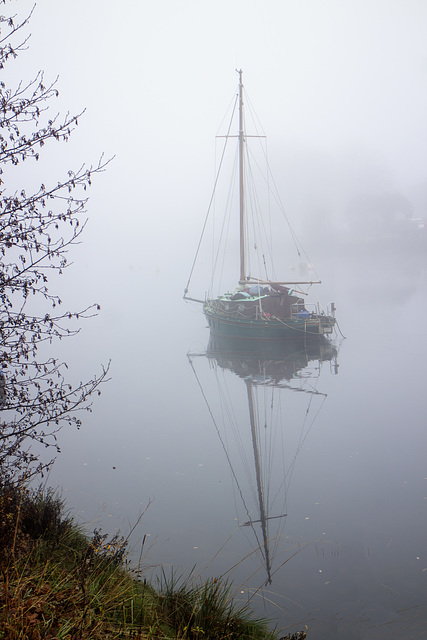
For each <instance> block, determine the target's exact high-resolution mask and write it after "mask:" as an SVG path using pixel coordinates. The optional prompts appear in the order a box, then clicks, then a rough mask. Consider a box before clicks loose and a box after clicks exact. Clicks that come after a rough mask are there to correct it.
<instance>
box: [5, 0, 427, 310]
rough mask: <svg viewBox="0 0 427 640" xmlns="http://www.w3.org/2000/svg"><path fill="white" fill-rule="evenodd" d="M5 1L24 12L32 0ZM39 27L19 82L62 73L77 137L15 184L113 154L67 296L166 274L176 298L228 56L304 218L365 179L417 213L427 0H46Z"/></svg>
mask: <svg viewBox="0 0 427 640" xmlns="http://www.w3.org/2000/svg"><path fill="white" fill-rule="evenodd" d="M6 7H7V8H8V9H12V10H14V11H16V12H17V13H18V14H19V15H20V16H25V15H26V13H27V12H29V11H30V10H31V7H32V2H30V1H27V0H19V1H17V2H11V3H10V6H8V5H6ZM4 12H6V8H5V9H4ZM29 30H30V31H31V34H32V35H31V39H30V41H29V50H28V51H27V52H24V53H22V54H21V55H20V56H19V59H18V60H17V61H15V62H11V63H10V64H9V65H8V68H7V71H6V76H7V77H8V78H9V80H10V82H11V83H13V82H16V81H18V80H19V79H20V78H21V77H22V78H27V79H29V78H31V77H33V76H34V75H35V73H36V72H37V71H38V70H39V69H44V71H45V74H46V81H47V80H48V79H54V78H55V77H56V76H57V75H59V76H60V77H59V82H58V88H59V89H60V97H59V99H58V100H57V101H56V104H52V105H51V110H52V112H51V114H53V113H54V112H55V109H58V111H62V112H66V111H67V110H69V111H70V112H71V113H76V112H79V111H80V110H81V109H83V108H86V113H85V115H84V116H83V117H82V118H81V121H80V124H79V127H78V129H77V130H76V131H75V133H74V134H73V136H72V139H71V141H70V142H69V143H68V144H66V145H56V144H54V145H49V147H46V148H45V149H44V158H43V162H42V161H40V163H38V165H37V166H35V164H34V163H33V164H32V165H31V166H30V165H29V164H26V165H25V166H23V167H22V168H21V171H22V172H23V174H24V175H23V181H30V182H31V181H32V182H38V180H39V179H41V180H42V181H43V182H47V175H48V173H49V175H51V176H52V179H53V180H54V181H56V180H58V179H60V178H61V177H62V175H63V174H64V173H65V172H66V171H67V170H68V169H69V168H73V169H77V168H78V167H79V166H80V164H81V163H83V162H86V163H89V164H90V163H92V162H93V163H96V162H97V160H98V158H99V156H100V155H101V153H105V155H106V157H110V156H113V155H115V159H114V161H113V162H112V164H111V165H110V167H109V169H108V171H107V172H106V173H105V174H104V175H102V176H99V177H98V178H97V179H96V180H95V181H94V186H93V187H92V189H91V194H90V202H89V207H88V211H89V215H90V224H89V226H88V229H87V232H86V236H85V241H84V243H83V244H82V245H81V247H78V248H76V249H75V250H74V252H73V256H72V257H73V259H74V261H75V267H73V271H72V272H70V273H71V275H70V280H69V282H70V287H69V289H70V291H69V300H70V306H71V307H72V306H80V305H82V304H85V303H86V302H88V303H89V302H92V301H93V299H94V293H95V292H96V296H95V297H96V299H97V300H99V302H101V304H102V303H103V302H104V300H105V299H107V298H108V295H109V291H111V290H113V291H115V290H116V289H120V291H121V292H122V295H123V299H129V296H132V295H133V294H134V292H135V289H136V288H137V287H138V288H139V287H141V283H142V282H143V281H144V280H147V279H149V278H156V277H157V275H158V274H160V276H163V277H164V280H163V284H165V283H166V282H168V283H169V284H170V285H171V289H173V291H175V292H176V293H177V296H179V297H180V296H181V295H182V291H183V288H184V286H185V283H186V280H187V276H188V273H189V269H190V266H191V262H192V259H193V256H194V251H195V247H196V244H197V241H198V239H199V234H200V231H201V226H202V222H203V219H204V216H205V213H206V209H207V205H208V202H209V198H210V194H211V188H212V185H213V178H214V163H215V157H214V153H215V148H214V144H215V143H214V138H215V135H216V134H217V132H218V128H219V127H220V125H221V121H222V118H223V116H224V115H225V112H226V110H227V108H228V105H229V103H230V101H231V100H232V98H233V95H234V93H235V90H236V87H237V82H238V76H237V74H236V72H235V69H236V67H237V68H240V67H241V68H243V71H244V84H245V88H246V90H247V93H248V95H249V97H250V99H251V102H252V104H253V105H254V107H255V110H256V113H257V115H258V117H259V119H260V121H261V123H262V125H263V128H264V130H265V132H266V134H267V136H268V148H269V154H270V164H271V168H272V172H273V175H274V177H275V180H276V182H277V183H278V184H279V188H280V192H281V196H282V199H283V201H284V203H285V206H286V207H287V211H288V214H289V215H290V218H291V220H292V221H293V222H294V225H295V226H296V227H297V229H298V231H299V232H300V233H301V229H299V228H298V219H302V220H305V219H307V216H308V215H311V212H313V215H315V214H316V211H317V210H323V211H325V210H327V211H329V213H330V215H331V216H332V217H334V218H336V219H340V218H341V217H342V216H343V215H344V211H345V209H346V206H347V204H348V201H349V199H350V198H351V197H353V196H354V195H357V194H359V193H365V192H367V193H379V194H381V193H396V192H397V193H401V194H402V195H404V196H406V197H408V198H410V199H414V212H415V215H416V216H419V217H423V216H425V206H426V201H427V196H426V194H425V186H424V185H425V173H426V167H427V117H426V113H427V81H426V80H427V37H426V36H427V3H426V2H424V0H324V1H322V2H318V1H317V0H301V1H298V2H296V1H290V0H280V1H279V0H276V1H273V0H262V1H261V0H256V1H253V0H245V1H235V0H231V1H230V0H227V1H226V2H225V1H223V0H219V1H217V2H215V3H213V2H205V1H202V0H198V1H196V0H193V1H189V0H184V1H181V2H176V1H172V0H169V1H162V0H160V1H156V2H154V1H152V2H147V1H136V0H133V1H131V0H124V1H123V2H121V3H116V2H114V3H113V2H111V1H110V0H102V2H101V0H91V1H90V2H88V1H87V0H85V1H83V0H75V2H73V3H72V5H70V4H68V3H63V2H57V1H55V0H43V1H42V0H41V1H40V2H39V3H38V5H37V6H36V8H35V11H34V15H33V17H32V20H31V28H30V29H29ZM18 186H19V188H20V187H21V184H20V183H19V185H18ZM302 231H303V233H304V229H302ZM305 248H306V249H307V251H308V253H309V254H310V247H308V248H307V247H305ZM316 266H318V265H316ZM82 275H84V279H81V281H80V287H79V288H76V287H75V286H74V282H75V278H81V277H82ZM67 277H68V276H64V282H65V278H67ZM61 286H62V287H64V286H65V285H61Z"/></svg>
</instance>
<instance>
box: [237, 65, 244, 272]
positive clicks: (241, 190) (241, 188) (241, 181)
mask: <svg viewBox="0 0 427 640" xmlns="http://www.w3.org/2000/svg"><path fill="white" fill-rule="evenodd" d="M237 73H238V74H239V193H240V281H241V282H242V281H244V280H245V278H246V264H245V190H244V165H243V159H244V157H243V152H244V144H245V137H244V130H243V82H242V74H243V71H242V69H240V70H239V71H238V72H237Z"/></svg>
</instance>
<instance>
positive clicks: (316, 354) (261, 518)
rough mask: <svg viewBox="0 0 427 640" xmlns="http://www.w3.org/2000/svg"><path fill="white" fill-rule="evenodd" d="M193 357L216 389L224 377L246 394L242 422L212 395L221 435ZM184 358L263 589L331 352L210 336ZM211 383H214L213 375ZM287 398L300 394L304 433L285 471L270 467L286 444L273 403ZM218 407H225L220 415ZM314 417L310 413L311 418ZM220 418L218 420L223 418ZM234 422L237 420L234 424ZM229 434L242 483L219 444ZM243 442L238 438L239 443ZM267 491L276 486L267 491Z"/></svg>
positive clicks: (221, 394)
mask: <svg viewBox="0 0 427 640" xmlns="http://www.w3.org/2000/svg"><path fill="white" fill-rule="evenodd" d="M196 356H205V357H206V358H207V359H208V362H209V365H210V369H211V370H213V371H214V372H215V373H216V374H217V373H221V374H223V376H222V377H221V384H224V381H225V383H226V382H227V378H230V376H231V378H235V376H237V377H238V378H240V379H241V380H242V384H243V385H244V387H245V389H246V393H245V396H244V397H245V401H246V403H247V410H246V411H245V412H243V416H240V413H239V411H237V412H236V411H235V409H236V408H237V407H234V406H233V403H234V402H235V398H233V397H232V395H230V394H229V392H228V390H227V391H224V389H221V388H218V398H220V404H221V405H222V407H223V409H222V410H221V411H220V413H221V415H222V417H223V418H222V429H221V426H220V424H219V420H218V419H217V418H216V417H215V412H214V409H213V407H212V404H211V402H210V401H209V400H208V398H207V395H206V393H205V390H204V389H203V387H202V384H201V381H200V378H199V376H198V374H197V372H196V368H195V366H194V358H195V357H196ZM188 358H189V361H190V364H191V366H192V368H193V371H194V374H195V376H196V379H197V381H198V384H199V386H200V389H201V391H202V394H203V397H204V400H205V402H206V404H207V407H208V410H209V413H210V416H211V419H212V421H213V423H214V425H215V428H216V431H217V434H218V436H219V439H220V441H221V444H222V447H223V449H224V451H225V454H226V456H227V461H228V464H229V466H230V470H231V473H232V477H233V482H234V484H235V487H236V489H237V494H238V495H239V496H240V499H241V502H242V504H243V507H244V512H245V514H246V519H245V520H244V521H243V522H240V523H239V526H240V527H249V528H250V529H251V530H252V532H253V534H254V536H255V539H256V542H257V548H258V549H259V551H260V552H261V554H262V557H263V564H264V566H265V569H266V574H267V577H266V582H265V583H266V584H271V582H272V575H273V573H274V571H273V568H272V561H273V560H274V557H275V555H276V554H277V548H276V550H275V551H274V550H273V551H272V549H271V547H272V546H273V545H274V546H276V547H277V543H278V541H279V540H280V539H281V538H283V529H284V523H285V520H286V516H287V513H286V510H287V509H286V494H287V488H288V485H289V481H290V477H291V475H292V471H293V466H294V464H295V459H296V456H297V454H298V452H299V449H300V448H301V446H302V444H303V442H304V440H305V437H306V436H307V433H308V431H307V416H308V414H309V409H310V406H311V404H312V401H313V398H314V397H318V398H319V400H320V401H321V404H323V402H324V400H325V399H326V397H327V394H325V393H322V392H320V391H318V390H317V388H316V384H317V380H318V378H319V375H320V371H321V368H322V367H323V366H324V364H326V363H328V365H329V367H330V371H331V373H332V374H336V373H338V364H337V349H336V347H335V346H334V345H333V344H332V343H331V342H329V341H328V340H326V339H320V340H319V339H316V340H315V341H313V342H311V343H305V344H304V343H300V342H294V341H287V342H283V341H280V342H278V343H275V342H268V343H267V344H265V345H260V343H255V344H254V343H253V342H250V341H245V340H237V341H236V340H224V339H221V340H219V339H218V338H217V337H213V336H211V337H210V340H209V344H208V348H207V350H206V352H205V353H204V354H188ZM216 379H217V382H218V383H220V381H219V378H218V376H216ZM292 392H297V393H302V394H304V396H305V397H306V398H307V402H308V407H307V408H306V409H305V416H304V417H303V425H304V427H305V433H302V434H301V436H300V441H299V446H298V448H297V451H296V452H295V455H294V459H293V462H292V465H291V466H290V468H289V469H286V465H285V464H284V461H282V462H280V461H279V463H278V460H277V458H278V456H277V453H278V451H279V450H280V446H279V445H280V444H282V448H283V443H284V439H285V438H286V433H285V429H286V427H287V425H286V424H285V423H286V422H287V418H288V416H287V415H286V412H285V411H284V410H283V407H282V405H281V402H282V398H281V396H282V395H284V396H286V394H289V393H292ZM218 398H217V399H216V400H218ZM283 399H284V400H285V399H286V398H283ZM225 402H227V403H229V404H230V406H228V407H226V408H225V410H224V403H225ZM239 408H240V407H239ZM319 410H320V409H319ZM319 410H317V411H316V412H315V417H316V416H317V414H318V411H319ZM224 416H226V418H225V419H224ZM234 416H239V417H238V418H236V420H235V419H234ZM314 419H315V418H314ZM247 420H248V422H249V433H250V439H249V440H248V439H246V440H247V442H246V444H247V446H250V447H251V452H250V453H247V452H246V451H245V450H244V446H243V444H241V443H240V436H241V435H243V433H244V432H245V431H246V432H248V423H247V422H246V424H244V423H243V422H244V421H247ZM313 422H314V420H313V421H312V422H311V424H310V426H309V429H311V428H312V426H313ZM230 430H232V431H233V438H234V440H235V441H236V440H239V446H237V449H238V450H239V452H240V456H241V458H242V459H244V461H243V463H242V464H241V465H240V466H241V467H243V468H244V469H245V470H246V482H245V483H244V482H243V481H242V479H241V478H239V477H238V473H237V472H236V466H237V465H236V460H235V459H234V458H232V454H231V451H230V447H229V446H228V444H227V443H228V442H229V440H230V433H227V431H230ZM244 439H245V438H244V437H243V438H242V442H243V440H244ZM250 460H252V463H251V465H249V461H250ZM273 462H275V463H276V468H273ZM249 466H251V467H252V471H250V470H249ZM273 480H274V482H273ZM272 484H275V485H276V487H275V490H274V488H273V487H272ZM251 492H252V497H253V499H254V500H253V503H254V504H255V506H254V507H253V508H252V509H251V508H250V498H249V497H248V494H249V495H250V494H251ZM272 521H274V523H275V524H276V525H277V527H276V532H275V534H274V536H272V535H271V532H270V531H269V529H270V524H271V523H272Z"/></svg>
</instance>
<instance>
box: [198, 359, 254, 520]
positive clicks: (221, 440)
mask: <svg viewBox="0 0 427 640" xmlns="http://www.w3.org/2000/svg"><path fill="white" fill-rule="evenodd" d="M187 357H188V361H189V363H190V366H191V368H192V370H193V373H194V376H195V378H196V381H197V384H198V385H199V388H200V391H201V393H202V397H203V399H204V401H205V403H206V406H207V408H208V411H209V415H210V416H211V418H212V422H213V423H214V426H215V429H216V432H217V434H218V437H219V440H220V442H221V445H222V448H223V449H224V453H225V455H226V458H227V461H228V464H229V465H230V469H231V473H232V475H233V477H234V479H235V481H236V485H237V488H238V490H239V493H240V497H241V498H242V502H243V505H244V507H245V510H246V513H247V515H248V517H249V518H250V512H249V510H248V508H247V506H246V503H245V499H244V497H243V493H242V490H241V488H240V485H239V481H238V480H237V477H236V474H235V471H234V468H233V465H232V463H231V460H230V457H229V455H228V452H227V449H226V447H225V444H224V441H223V439H222V436H221V433H220V431H219V428H218V425H217V423H216V420H215V417H214V415H213V412H212V409H211V407H210V405H209V402H208V399H207V397H206V394H205V392H204V390H203V387H202V385H201V382H200V380H199V377H198V375H197V373H196V369H195V367H194V364H193V361H192V360H191V358H190V357H189V356H187Z"/></svg>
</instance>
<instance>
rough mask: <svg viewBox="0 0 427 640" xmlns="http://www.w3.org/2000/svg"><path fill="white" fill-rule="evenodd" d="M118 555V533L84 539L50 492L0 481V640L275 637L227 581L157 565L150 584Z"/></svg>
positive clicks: (121, 547)
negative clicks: (233, 593) (158, 574)
mask: <svg viewBox="0 0 427 640" xmlns="http://www.w3.org/2000/svg"><path fill="white" fill-rule="evenodd" d="M125 557H126V540H124V539H122V538H119V537H117V536H115V537H114V538H112V539H110V540H109V539H108V538H107V536H106V535H103V534H101V532H100V531H95V532H94V535H93V537H92V538H88V537H87V536H85V535H84V534H83V533H82V531H81V530H80V529H79V527H78V526H76V524H75V523H74V522H73V519H72V518H71V517H70V516H69V515H67V514H65V515H64V505H63V503H62V501H61V500H60V499H59V498H58V497H57V496H56V495H55V493H54V492H53V491H51V490H48V491H42V490H38V491H32V492H31V491H28V490H27V489H21V488H18V487H15V486H1V485H0V640H1V639H5V640H6V639H7V640H15V639H16V640H18V639H19V640H41V639H46V640H86V639H91V640H98V639H99V640H101V639H102V640H113V639H116V638H117V639H118V638H120V639H126V638H132V639H133V640H138V639H141V640H142V639H144V640H145V639H148V638H152V639H166V638H182V639H186V640H201V639H206V640H207V639H209V640H217V639H218V640H237V639H239V640H261V639H271V640H273V638H275V637H276V636H275V635H274V634H273V633H272V632H271V631H269V626H268V623H267V621H265V620H261V619H256V618H255V616H254V615H253V613H252V611H251V610H250V609H249V608H248V607H247V606H245V605H243V606H242V605H237V604H236V603H235V602H234V601H233V598H232V596H231V584H229V583H226V582H223V581H221V580H217V579H215V578H213V579H209V580H207V581H204V582H202V581H201V580H193V579H192V577H191V575H190V577H189V578H187V579H183V578H182V577H179V578H177V577H176V575H175V574H174V573H172V574H171V576H170V577H168V576H166V574H165V573H164V572H163V573H162V576H161V578H160V579H159V584H158V586H157V588H156V589H154V588H153V587H152V586H151V585H149V584H147V583H146V581H145V580H143V579H142V578H141V577H138V578H135V573H134V572H132V571H131V570H130V569H128V568H126V566H125V565H124V561H125ZM287 637H289V636H287ZM293 637H294V640H300V639H301V638H303V637H305V634H296V635H294V636H293Z"/></svg>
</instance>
